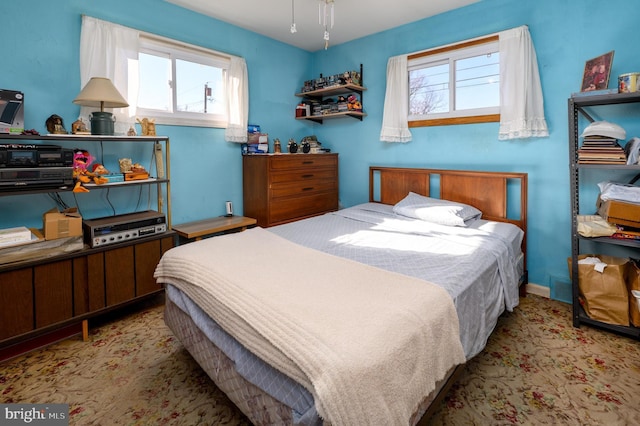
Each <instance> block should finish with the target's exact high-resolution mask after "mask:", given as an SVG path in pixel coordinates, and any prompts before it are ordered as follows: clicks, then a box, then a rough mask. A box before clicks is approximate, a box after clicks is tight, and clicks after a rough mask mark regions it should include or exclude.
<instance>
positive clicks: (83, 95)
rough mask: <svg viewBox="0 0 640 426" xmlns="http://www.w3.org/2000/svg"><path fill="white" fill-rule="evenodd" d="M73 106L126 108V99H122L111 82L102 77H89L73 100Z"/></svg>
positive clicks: (101, 108) (101, 109) (102, 108)
mask: <svg viewBox="0 0 640 426" xmlns="http://www.w3.org/2000/svg"><path fill="white" fill-rule="evenodd" d="M73 103H74V104H78V105H84V106H93V107H100V111H103V110H104V108H123V107H128V106H129V104H128V103H127V101H126V99H125V98H123V97H122V95H121V94H120V92H118V89H116V87H115V86H114V85H113V83H112V82H111V80H109V79H108V78H104V77H91V80H89V82H88V83H87V84H86V86H84V88H83V89H82V91H81V92H80V93H79V94H78V96H76V98H75V99H74V100H73Z"/></svg>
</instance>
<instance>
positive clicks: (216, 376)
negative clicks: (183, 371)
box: [164, 298, 455, 426]
mask: <svg viewBox="0 0 640 426" xmlns="http://www.w3.org/2000/svg"><path fill="white" fill-rule="evenodd" d="M164 321H165V323H166V324H167V326H168V327H169V328H170V329H171V331H172V332H173V333H174V334H175V336H176V337H177V338H178V340H179V341H180V342H181V343H182V344H183V346H184V347H185V348H186V349H187V351H188V352H189V353H190V354H191V356H192V357H193V359H194V360H195V361H196V362H197V363H198V364H199V365H200V367H201V368H202V369H203V370H204V371H205V372H206V373H207V375H208V376H209V377H210V378H211V380H213V382H214V383H215V384H216V386H217V387H218V388H219V389H220V390H221V391H222V392H224V393H225V394H226V395H227V396H228V397H229V399H230V400H231V401H232V402H233V403H234V404H235V405H236V406H237V407H238V408H239V409H240V411H242V413H244V414H245V415H246V416H247V417H248V418H249V420H250V421H251V422H252V423H253V424H254V425H256V426H260V425H264V426H273V425H294V424H295V423H294V421H293V412H292V409H291V407H288V406H287V405H285V404H283V403H282V402H280V401H278V400H276V399H275V398H273V397H272V396H270V395H269V394H267V393H266V392H265V391H263V390H262V389H260V388H259V387H257V386H255V385H254V384H252V383H250V382H249V381H247V380H246V379H245V378H244V377H242V376H241V375H240V374H239V373H238V372H237V371H236V370H235V366H234V363H233V362H232V361H231V360H230V359H229V358H228V357H227V356H226V355H225V354H224V352H222V351H221V350H220V349H219V348H218V347H217V346H215V345H214V344H213V343H212V342H211V341H210V340H209V339H208V338H207V337H206V336H205V334H204V333H203V332H202V331H201V330H200V329H199V328H198V327H197V326H196V324H195V323H194V322H193V321H192V319H191V317H190V316H189V315H187V314H186V313H185V312H184V311H182V309H180V308H179V307H178V306H176V305H175V304H174V303H173V302H172V301H171V300H170V299H169V298H167V299H166V303H165V312H164ZM454 371H455V369H453V370H451V371H450V372H449V373H448V374H447V376H446V378H445V379H444V380H442V381H440V382H438V383H437V384H436V390H435V391H433V392H432V393H431V394H429V395H428V396H427V398H425V399H424V400H423V401H422V403H421V404H420V406H419V407H418V409H417V410H416V412H415V413H414V415H413V416H412V418H411V424H413V425H415V424H417V423H418V422H420V420H426V419H422V417H423V415H424V414H425V413H426V412H427V410H428V409H429V406H430V405H431V403H432V402H433V401H434V400H435V399H436V397H438V394H439V391H441V390H443V387H444V386H445V384H450V383H448V382H449V378H450V377H451V376H452V374H453V373H454ZM447 388H448V386H447ZM442 396H443V395H442ZM320 424H323V425H325V426H330V423H328V422H324V423H320Z"/></svg>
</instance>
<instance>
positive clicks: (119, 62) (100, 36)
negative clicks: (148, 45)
mask: <svg viewBox="0 0 640 426" xmlns="http://www.w3.org/2000/svg"><path fill="white" fill-rule="evenodd" d="M139 34H140V33H139V31H137V30H134V29H131V28H127V27H123V26H121V25H116V24H112V23H111V22H107V21H101V20H99V19H96V18H92V17H90V16H83V17H82V30H81V33H80V89H79V90H78V93H80V90H82V88H83V87H84V86H85V84H87V82H88V81H89V80H90V79H91V77H106V78H108V79H109V80H111V82H112V83H113V85H114V86H115V87H116V89H118V91H119V92H120V94H121V95H122V96H123V97H124V98H125V99H127V102H128V103H129V107H128V108H114V109H113V111H112V112H113V115H114V117H115V119H116V122H115V124H114V131H115V133H116V134H126V133H127V130H128V129H129V127H130V126H132V125H133V124H135V118H134V117H135V114H136V104H137V93H138V90H137V87H133V88H130V87H129V71H128V70H129V60H136V61H137V59H138V40H139ZM133 84H134V85H137V82H133ZM130 89H132V90H130ZM93 111H95V108H93V107H85V106H83V107H81V108H80V117H82V119H83V120H84V121H85V123H88V122H89V116H90V114H91V113H92V112H93Z"/></svg>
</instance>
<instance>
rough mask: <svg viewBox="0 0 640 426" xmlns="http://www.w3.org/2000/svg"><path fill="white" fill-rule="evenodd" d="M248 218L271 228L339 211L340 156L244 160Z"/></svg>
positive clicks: (271, 156)
mask: <svg viewBox="0 0 640 426" xmlns="http://www.w3.org/2000/svg"><path fill="white" fill-rule="evenodd" d="M242 171H243V176H242V179H243V180H242V186H243V202H244V210H243V214H244V215H245V216H249V217H253V218H256V220H257V221H258V223H257V224H258V226H262V227H268V226H273V225H279V224H282V223H287V222H292V221H294V220H298V219H302V218H305V217H311V216H316V215H320V214H323V213H326V212H330V211H335V210H338V154H333V153H329V154H254V155H245V156H243V157H242Z"/></svg>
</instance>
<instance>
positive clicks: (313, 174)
mask: <svg viewBox="0 0 640 426" xmlns="http://www.w3.org/2000/svg"><path fill="white" fill-rule="evenodd" d="M337 177H338V176H337V170H336V169H333V168H331V169H315V168H314V169H309V170H290V171H278V172H273V173H271V184H272V186H273V185H278V184H281V183H283V182H287V183H291V182H314V181H317V180H336V178H337Z"/></svg>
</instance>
